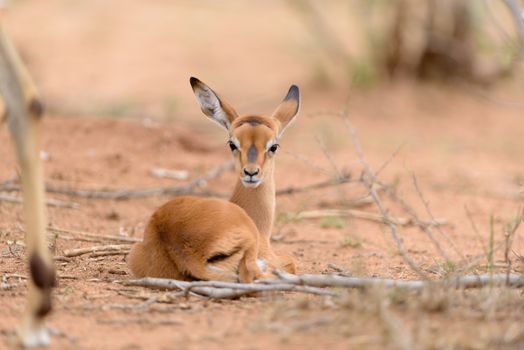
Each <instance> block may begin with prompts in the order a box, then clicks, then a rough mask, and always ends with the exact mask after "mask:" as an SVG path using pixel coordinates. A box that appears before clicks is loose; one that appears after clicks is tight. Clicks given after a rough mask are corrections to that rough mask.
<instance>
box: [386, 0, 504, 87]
mask: <svg viewBox="0 0 524 350" xmlns="http://www.w3.org/2000/svg"><path fill="white" fill-rule="evenodd" d="M478 5H479V2H477V1H476V0H416V1H409V0H396V1H395V2H394V6H395V9H394V11H395V15H394V17H393V21H392V23H391V30H389V31H386V35H385V40H384V42H385V43H386V45H385V46H384V52H383V54H382V55H383V56H382V57H383V59H382V61H383V65H384V67H385V70H386V72H387V73H388V75H389V76H390V77H393V78H394V77H397V76H399V75H404V76H406V75H407V76H413V77H415V78H417V79H421V80H444V81H445V80H450V79H453V80H455V79H460V80H466V81H469V82H474V83H483V84H488V83H491V82H494V81H496V80H498V79H499V78H500V77H502V76H504V75H507V74H508V73H509V72H510V71H511V69H512V66H502V65H496V66H493V65H491V67H489V69H484V68H485V67H481V64H480V60H479V55H478V52H477V51H476V50H475V30H476V28H475V23H474V19H473V12H474V10H475V6H478ZM414 7H417V10H420V8H423V9H425V15H423V16H422V17H420V18H419V20H418V24H416V25H415V26H414V24H413V18H412V17H411V16H410V15H411V14H412V13H414V12H415V11H416V10H415V9H414ZM419 12H420V11H419ZM420 19H422V20H420ZM417 27H418V28H417ZM417 30H420V31H421V32H422V33H423V36H422V37H423V40H422V41H421V42H419V43H418V45H417V46H418V47H416V48H415V49H414V48H413V46H414V45H413V43H412V42H413V39H412V37H413V35H414V34H415V33H414V31H417ZM379 56H380V54H379ZM379 60H380V59H379Z"/></svg>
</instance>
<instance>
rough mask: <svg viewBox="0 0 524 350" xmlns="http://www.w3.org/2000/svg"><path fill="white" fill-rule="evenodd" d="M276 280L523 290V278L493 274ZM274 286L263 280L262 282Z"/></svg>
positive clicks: (322, 284)
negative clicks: (399, 278) (422, 277)
mask: <svg viewBox="0 0 524 350" xmlns="http://www.w3.org/2000/svg"><path fill="white" fill-rule="evenodd" d="M275 273H276V274H277V275H278V276H279V279H278V280H275V281H278V283H290V284H296V285H304V286H311V287H342V288H366V287H373V286H379V287H388V288H392V287H394V288H402V289H422V288H425V287H429V286H437V285H441V286H448V287H452V288H482V287H485V286H488V285H497V284H498V285H506V286H509V287H515V288H521V287H524V277H523V276H521V275H515V274H513V275H509V276H508V275H507V274H505V273H503V274H502V273H501V274H494V275H490V274H487V275H469V276H458V277H454V278H449V279H442V280H438V281H429V280H411V281H405V280H395V279H388V278H372V277H346V276H339V275H300V276H298V275H292V274H289V273H286V272H283V271H276V272H275ZM268 281H269V283H277V282H272V280H266V281H264V282H265V283H267V282H268Z"/></svg>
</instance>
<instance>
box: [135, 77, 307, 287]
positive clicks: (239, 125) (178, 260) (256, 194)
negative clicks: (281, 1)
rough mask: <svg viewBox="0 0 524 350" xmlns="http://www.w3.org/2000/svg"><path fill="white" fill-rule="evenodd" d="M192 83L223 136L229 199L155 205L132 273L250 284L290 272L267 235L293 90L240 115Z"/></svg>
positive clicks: (294, 103) (292, 113)
mask: <svg viewBox="0 0 524 350" xmlns="http://www.w3.org/2000/svg"><path fill="white" fill-rule="evenodd" d="M190 83H191V87H192V88H193V92H194V93H195V96H196V98H197V101H198V103H199V104H200V107H201V109H202V112H203V113H204V114H205V115H206V116H208V117H209V118H210V119H211V120H212V121H214V122H216V123H218V124H219V125H220V126H222V127H223V128H224V129H225V130H226V131H227V133H228V140H227V145H228V147H229V148H230V149H231V152H232V154H233V157H234V158H235V160H236V168H237V171H238V180H237V183H236V185H235V188H234V190H233V194H232V195H231V197H230V200H229V201H225V200H220V199H213V198H200V197H191V196H184V197H177V198H175V199H173V200H171V201H169V202H167V203H166V204H164V205H163V206H161V207H160V208H159V209H157V210H156V211H155V213H154V214H153V216H152V217H151V219H150V220H149V223H148V225H147V227H146V230H145V232H144V240H143V242H140V243H137V244H135V245H134V246H133V248H132V250H131V254H130V256H129V263H130V268H131V270H132V272H133V274H134V275H135V276H137V277H144V276H150V277H165V278H176V279H185V280H195V279H200V280H225V281H237V280H240V281H242V282H250V281H252V280H253V279H257V278H261V277H264V276H268V275H269V274H270V272H271V271H272V270H273V269H275V268H280V269H283V270H285V271H287V272H291V273H294V272H295V264H294V261H293V259H292V258H291V257H290V256H286V255H277V254H275V253H274V252H273V250H272V248H271V244H270V238H271V229H272V227H273V220H274V213H275V177H274V170H275V154H276V153H277V151H278V148H279V140H280V138H281V136H282V134H283V132H284V130H285V129H286V128H287V127H288V126H289V125H290V124H291V122H292V121H293V120H294V118H295V117H296V115H297V114H298V111H299V106H300V93H299V89H298V87H296V86H295V85H293V86H291V87H290V89H289V91H288V93H287V95H286V97H285V98H284V100H283V101H282V102H281V103H280V105H279V106H278V107H277V109H276V110H275V112H274V113H273V114H272V115H271V116H257V115H246V116H239V115H238V113H237V112H236V111H235V110H234V109H233V108H232V107H231V106H230V105H229V104H228V103H227V102H226V101H225V100H223V99H222V98H220V97H219V95H218V94H216V93H215V92H214V91H213V90H212V89H211V88H210V87H208V86H207V85H206V84H204V83H202V82H201V81H200V80H198V79H196V78H191V79H190Z"/></svg>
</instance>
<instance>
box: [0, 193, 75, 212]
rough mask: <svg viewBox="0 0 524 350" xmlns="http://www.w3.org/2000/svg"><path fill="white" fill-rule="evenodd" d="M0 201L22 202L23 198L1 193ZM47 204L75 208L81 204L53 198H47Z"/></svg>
mask: <svg viewBox="0 0 524 350" xmlns="http://www.w3.org/2000/svg"><path fill="white" fill-rule="evenodd" d="M0 202H7V203H16V204H22V203H23V200H22V198H20V197H13V196H6V195H3V194H0ZM45 204H46V205H48V206H50V207H57V208H73V209H78V208H80V204H78V203H75V202H66V201H61V200H59V199H53V198H48V199H46V201H45Z"/></svg>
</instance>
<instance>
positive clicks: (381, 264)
mask: <svg viewBox="0 0 524 350" xmlns="http://www.w3.org/2000/svg"><path fill="white" fill-rule="evenodd" d="M148 3H150V5H149V6H142V5H139V3H138V2H136V3H135V2H133V3H130V2H125V1H114V2H113V1H112V2H110V4H109V3H108V2H106V1H92V2H75V1H63V0H53V1H46V2H19V3H18V2H17V4H16V6H14V7H13V9H12V12H11V13H10V14H9V16H8V17H7V18H6V21H7V24H8V27H9V28H10V29H11V32H12V34H13V37H14V39H15V42H16V43H17V45H18V46H19V47H20V48H21V51H22V54H23V56H24V57H25V59H26V60H27V61H28V62H29V67H30V69H31V71H32V72H33V74H34V75H35V77H36V80H37V82H38V83H39V86H40V88H41V90H42V92H43V94H44V97H45V98H46V100H47V101H49V103H48V104H49V105H50V111H51V112H50V113H49V114H50V115H49V116H48V117H47V118H45V120H44V125H43V130H42V131H43V140H42V141H43V149H44V150H45V151H46V152H47V153H48V155H49V159H48V160H46V161H45V162H44V165H45V172H46V182H47V183H48V184H52V185H56V186H63V187H70V188H77V189H98V190H99V189H117V188H118V189H119V188H131V189H132V188H144V187H152V186H162V185H163V186H173V185H183V184H184V183H186V182H182V181H175V180H169V179H158V178H155V177H153V176H151V174H150V172H151V169H152V168H154V167H162V168H167V169H184V170H188V171H189V173H190V178H189V179H188V181H190V180H191V179H194V178H195V177H197V176H199V175H201V174H202V173H204V172H205V171H206V170H209V169H211V168H213V167H214V166H217V165H219V164H222V163H223V162H224V161H226V160H227V159H229V157H230V155H229V152H228V149H227V146H226V145H225V141H226V140H225V135H224V133H223V132H222V131H221V130H219V128H218V127H217V126H216V125H215V124H212V123H210V122H208V121H206V120H205V117H204V116H202V115H201V114H200V113H199V110H198V107H197V106H196V102H195V101H194V98H193V96H192V95H191V91H190V88H189V84H188V83H187V80H188V79H187V78H188V76H189V75H190V74H195V75H197V76H198V77H200V78H202V79H203V80H204V81H206V82H208V83H209V84H210V85H212V86H213V87H215V88H216V89H217V90H219V91H221V92H223V94H224V95H225V96H226V97H229V96H230V101H231V102H232V103H233V105H235V106H238V107H239V110H240V112H252V113H259V112H262V113H269V112H270V111H271V110H272V108H274V106H275V105H276V103H278V101H279V100H280V98H282V96H283V95H284V93H285V91H286V89H287V87H288V86H289V84H290V83H291V82H297V83H299V84H300V85H301V87H303V89H302V92H303V101H304V103H303V108H302V112H301V115H300V117H299V119H298V120H297V122H296V123H295V124H294V125H293V126H292V127H291V128H290V129H289V130H288V132H287V134H286V135H285V137H284V139H283V141H282V148H281V150H280V151H279V155H278V161H277V162H278V163H277V175H276V179H277V180H276V181H277V188H284V187H288V186H297V187H301V186H306V185H308V184H311V183H315V182H318V181H322V180H326V179H329V178H332V177H333V176H334V175H335V174H336V172H337V171H349V172H350V173H351V174H352V175H353V176H354V177H355V178H358V176H359V174H360V171H361V167H360V165H359V162H358V158H357V156H356V153H355V151H354V149H353V147H352V145H351V141H350V139H349V137H348V135H347V132H346V130H345V129H344V124H343V122H342V120H341V119H340V118H339V117H337V116H334V115H332V114H329V115H327V114H325V113H319V112H326V111H329V112H337V111H339V110H341V109H342V108H343V106H344V103H345V95H346V90H344V89H343V86H344V83H343V82H341V81H340V80H343V79H340V80H337V81H335V82H334V86H333V87H331V88H330V89H321V88H319V87H318V86H316V85H315V84H314V83H312V81H314V74H313V73H312V71H313V70H314V66H315V63H313V62H316V60H317V59H319V58H318V57H316V56H315V55H314V54H313V53H312V52H316V51H315V50H314V47H312V44H311V42H310V41H308V40H310V38H309V37H308V34H307V32H306V31H305V30H304V29H303V27H302V26H301V23H300V21H299V20H298V19H297V18H296V17H294V16H293V14H292V13H290V12H289V11H290V10H289V8H287V7H285V6H284V5H282V4H280V2H275V1H268V2H267V4H266V2H264V4H265V5H256V6H260V8H258V7H257V8H248V7H247V6H245V5H241V4H240V3H239V2H226V3H225V5H224V4H222V3H220V4H218V3H217V4H212V5H211V4H208V6H203V5H199V4H197V3H194V2H181V3H182V4H183V5H184V6H181V7H180V8H177V5H174V3H175V2H168V1H151V2H148ZM333 4H335V5H330V6H328V7H326V8H327V10H326V11H332V13H333V14H334V16H333V18H332V21H333V22H332V24H333V25H334V26H335V27H337V28H339V29H340V28H344V27H340V25H341V24H342V23H346V22H347V18H345V17H341V16H342V14H343V13H345V12H343V11H337V8H338V7H340V6H341V5H340V2H333ZM336 4H338V5H336ZM253 6H255V5H253ZM266 6H267V7H266ZM337 6H338V7H337ZM342 7H343V6H342ZM253 11H254V13H260V15H259V16H252V15H251V16H242V15H238V14H244V15H246V14H252V13H253ZM264 11H269V12H268V13H271V15H272V17H271V19H272V22H271V23H277V24H278V23H280V24H283V23H285V25H286V29H287V30H286V31H281V30H280V29H279V26H278V25H271V26H268V25H267V20H266V19H267V18H268V17H267V13H266V12H264ZM344 11H345V10H344ZM217 12H219V13H221V14H222V15H221V16H215V14H216V13H217ZM42 14H44V15H42ZM124 14H125V15H124ZM231 23H234V24H235V25H234V26H233V25H232V24H231ZM22 24H24V25H22ZM29 24H30V25H29ZM239 28H241V29H242V32H243V34H244V35H243V36H237V35H236V34H237V33H238V30H239ZM261 28H263V30H261ZM344 30H345V29H344ZM224 38H227V40H225V39H224ZM290 42H291V43H293V44H292V45H290V44H289V43H290ZM254 57H256V59H254ZM275 67H279V69H278V70H277V71H276V72H275V69H276V68H275ZM338 73H339V76H342V75H343V74H344V72H338ZM206 77H210V78H209V79H207V78H206ZM209 80H211V81H209ZM114 101H117V103H115V102H114ZM349 107H350V108H349V116H350V118H351V120H352V122H353V125H354V127H355V128H356V130H357V133H358V135H359V138H360V140H361V143H362V145H363V149H364V152H365V154H366V159H367V160H368V161H369V163H370V164H371V166H372V167H373V168H374V169H377V168H378V167H380V166H381V164H383V163H384V162H385V161H386V160H388V159H389V158H390V157H391V154H392V153H394V152H395V150H396V149H397V148H398V147H400V146H402V147H401V149H400V152H399V153H398V155H397V156H396V157H395V158H394V159H393V160H392V161H391V163H390V164H389V165H388V166H387V168H386V169H385V170H383V171H382V173H381V174H380V177H381V178H382V179H383V180H384V181H386V182H388V183H392V184H395V185H396V186H397V190H398V193H399V195H400V196H401V197H402V198H404V199H405V200H406V201H408V202H409V203H410V205H411V206H412V207H413V208H414V209H415V210H416V211H417V212H418V213H419V215H420V216H421V218H423V219H424V220H428V215H427V213H426V212H425V210H424V206H423V204H422V201H421V200H420V198H419V197H418V196H417V193H416V191H415V189H414V186H413V183H412V173H414V174H416V176H417V179H418V181H419V184H420V187H421V189H422V191H423V193H424V196H425V198H426V200H427V201H428V202H429V205H430V207H431V210H432V212H433V214H434V215H435V216H436V217H438V218H444V219H446V220H447V221H448V222H449V223H450V225H448V226H445V227H444V228H443V230H444V231H445V233H447V235H449V237H450V238H451V240H452V241H453V246H451V245H450V244H448V243H447V241H446V239H445V238H444V237H443V236H442V235H441V234H440V233H439V232H435V233H434V234H435V236H436V237H437V239H438V240H439V241H440V242H441V245H442V246H443V248H444V250H445V251H446V252H447V254H448V255H449V257H450V259H451V260H453V261H454V262H455V264H456V265H457V266H462V265H463V264H461V261H463V260H462V259H473V258H475V257H480V258H479V259H477V260H475V261H476V262H477V263H478V265H477V266H476V267H475V269H474V271H478V272H485V271H486V257H485V249H486V247H487V242H488V239H489V232H490V225H489V222H490V217H491V216H493V218H494V233H495V244H498V243H499V242H502V241H503V239H504V238H503V226H504V224H505V223H506V222H508V221H509V220H511V218H513V217H514V215H515V214H516V213H517V211H518V209H519V206H522V191H523V189H524V188H523V185H524V170H523V168H522V152H523V150H524V138H523V137H522V135H524V123H523V119H522V110H521V109H518V108H512V107H504V106H501V105H499V104H496V103H492V102H489V101H488V100H486V99H483V98H479V97H474V96H472V95H468V94H466V93H464V89H461V88H457V89H451V90H447V91H446V90H445V89H444V88H443V87H438V86H437V87H420V86H412V85H410V84H396V85H387V84H386V85H383V86H381V87H378V88H376V89H375V90H373V91H370V92H355V93H354V94H353V96H352V98H351V101H350V104H349ZM115 115H117V116H125V115H131V116H132V118H127V119H124V118H121V119H117V118H115ZM149 115H152V116H153V117H155V116H159V118H156V119H155V118H149V117H147V116H149ZM316 138H318V139H319V140H320V142H321V143H323V144H324V145H325V148H326V149H327V152H328V153H329V154H330V155H331V157H332V158H333V162H330V160H328V159H327V158H326V157H325V155H324V152H323V151H322V147H320V145H319V142H317V141H316ZM0 145H1V146H0V182H2V181H4V180H8V179H10V178H12V176H13V175H14V174H16V169H17V167H16V162H15V159H14V155H13V150H12V147H11V143H10V140H9V137H8V133H7V130H6V129H5V128H0ZM333 164H335V166H334V165H333ZM234 181H235V174H233V173H226V174H224V175H223V176H222V177H220V178H218V179H216V180H213V181H211V182H210V183H209V184H208V188H209V189H211V190H214V191H219V192H223V193H225V192H227V191H228V189H231V188H232V186H233V183H234ZM365 193H366V191H365V188H363V186H362V185H360V184H355V183H353V184H348V185H344V186H338V187H332V188H326V189H323V190H318V191H310V192H306V193H302V194H297V195H290V196H281V197H279V198H278V202H277V216H279V217H280V219H279V220H278V222H277V223H276V225H275V229H274V237H275V238H276V239H275V241H274V242H273V244H274V246H275V248H276V249H278V250H281V251H285V252H287V253H290V254H293V255H294V256H295V257H296V259H297V262H298V270H299V272H300V273H324V272H333V270H332V268H330V267H329V264H334V265H336V266H338V267H340V268H342V269H344V270H347V271H349V272H351V273H352V274H353V275H356V276H380V277H391V278H399V279H413V278H417V275H416V274H415V273H413V272H412V271H411V270H410V268H409V267H407V265H406V264H405V263H404V262H403V260H402V259H401V258H400V257H399V255H398V254H397V250H396V249H395V245H394V242H393V240H392V239H391V235H390V232H389V230H388V229H387V227H385V226H383V225H381V224H377V223H375V222H369V221H363V220H359V219H352V218H343V219H341V220H332V219H315V220H289V218H290V217H292V215H293V214H295V213H298V212H301V211H306V210H315V209H328V208H345V207H347V202H348V201H351V200H352V199H355V198H358V197H360V196H362V195H364V194H365ZM11 195H16V193H15V194H13V193H11ZM49 197H51V198H57V199H62V200H69V201H74V202H77V203H78V204H79V205H80V206H79V208H78V209H65V208H55V207H49V208H48V214H49V219H50V223H51V224H52V225H53V226H56V227H60V228H64V229H69V230H78V231H85V232H91V233H98V234H125V235H129V236H133V237H140V236H141V235H142V230H143V227H144V224H145V222H146V221H147V220H148V217H149V216H150V215H151V213H152V212H153V211H154V209H155V208H156V207H157V206H159V205H161V204H162V203H164V202H165V201H167V200H168V199H169V196H160V197H148V198H141V199H131V200H101V199H96V200H93V199H82V198H70V197H67V196H61V195H56V194H50V195H49ZM382 197H384V201H385V203H386V205H387V206H388V208H389V209H390V211H391V213H392V214H393V215H396V216H403V217H407V216H408V215H407V214H406V213H405V212H403V211H402V209H401V208H400V207H399V206H398V205H397V204H395V203H393V202H391V201H390V200H387V198H386V196H385V195H382ZM466 206H467V208H468V209H469V211H471V213H472V218H473V220H474V222H475V224H476V226H477V229H478V234H476V233H475V230H473V228H472V227H471V225H470V222H469V220H468V219H467V216H466V212H465V207H466ZM360 209H361V210H365V211H369V212H374V213H376V212H377V210H376V208H375V207H374V206H373V205H369V206H367V207H364V208H360ZM286 217H287V218H288V219H287V220H286V219H285V218H286ZM22 221H23V220H22V212H21V206H20V205H18V204H10V203H5V202H1V201H0V276H3V278H6V276H7V275H10V274H11V275H12V274H19V275H24V276H25V275H26V269H25V263H24V262H25V254H24V247H23V245H21V244H19V243H18V241H22V240H23V228H22V226H21V225H22ZM401 234H402V236H403V238H404V243H405V245H406V247H407V249H408V252H409V254H410V256H411V257H412V258H413V259H414V260H415V261H416V262H417V263H418V264H420V266H421V267H422V268H423V269H424V270H425V271H426V272H427V273H429V274H430V277H432V278H439V277H442V276H443V275H444V274H445V273H446V271H447V270H446V269H447V268H446V266H445V264H444V259H443V258H442V257H441V256H440V255H439V254H438V252H437V251H436V249H435V247H434V245H433V244H432V243H431V241H430V240H429V239H428V238H427V236H426V235H425V234H423V233H421V232H420V231H419V230H418V229H417V228H415V227H405V228H401ZM523 243H524V242H523V240H522V238H521V236H520V235H517V236H516V238H515V241H514V245H513V251H514V252H515V254H512V255H511V258H512V260H513V270H514V272H521V271H522V261H521V260H519V258H518V255H522V254H523V253H524V250H523ZM95 244H97V243H93V242H80V241H76V240H65V239H62V238H58V239H57V243H56V254H57V255H61V254H62V253H63V251H64V250H65V249H69V248H76V247H87V246H91V245H95ZM502 259H503V257H502V251H501V250H498V251H497V254H496V256H495V264H496V265H501V264H502V263H503V261H502ZM57 269H58V275H59V276H60V281H59V282H60V283H59V287H58V288H57V290H56V292H55V293H54V301H55V303H54V304H55V311H54V313H53V314H52V315H51V317H50V318H49V325H50V326H51V327H53V328H55V329H58V330H59V331H60V332H63V333H66V334H67V335H68V337H63V336H61V337H60V336H59V337H54V338H53V344H54V348H57V349H185V348H187V349H193V348H206V349H208V348H211V349H213V348H226V347H227V348H239V349H267V348H301V349H304V348H306V349H308V348H311V349H313V348H315V349H317V348H334V349H338V348H346V349H347V348H366V349H389V348H409V344H410V343H409V342H410V341H411V343H412V344H416V345H415V346H414V347H412V348H417V349H418V348H428V349H434V348H450V349H452V348H458V349H460V348H475V349H483V348H486V349H489V348H519V346H522V341H523V336H524V326H523V324H524V323H523V321H524V320H523V318H522V315H524V310H523V303H522V302H521V298H522V297H521V295H520V294H519V292H518V291H507V290H504V291H500V293H499V292H497V294H496V295H495V296H494V295H493V294H490V293H491V292H490V291H489V290H482V291H480V292H478V293H471V294H470V293H465V292H464V293H451V292H450V294H449V295H447V297H446V298H447V302H446V303H445V304H446V305H448V307H443V308H440V307H427V303H425V302H421V301H418V300H419V298H418V299H416V300H415V299H410V298H411V296H410V295H404V294H402V293H400V294H398V295H397V294H395V293H389V294H388V292H385V291H370V292H365V293H360V292H356V291H355V292H349V293H347V295H346V294H344V296H343V297H342V298H326V297H323V298H320V297H312V296H301V295H292V294H274V295H266V296H262V297H258V298H243V299H241V300H237V301H210V300H202V299H197V298H194V297H191V298H189V299H185V298H177V299H175V300H174V301H173V302H172V303H157V304H154V305H152V306H150V307H149V308H145V309H135V310H130V309H129V308H127V309H121V308H119V305H128V306H129V305H139V304H140V303H142V301H141V300H138V299H133V298H130V297H129V295H131V294H133V293H134V294H133V295H135V294H136V295H135V296H137V295H138V296H140V295H141V296H144V297H148V296H150V295H160V293H159V292H153V291H149V290H146V289H142V288H131V289H129V288H124V287H123V286H122V285H120V284H117V283H113V282H112V281H114V280H122V279H128V278H131V276H130V275H129V270H128V268H127V266H126V262H125V257H123V256H110V257H104V258H102V259H100V260H95V259H92V258H90V257H89V256H87V255H85V256H82V257H78V258H73V259H72V260H71V261H69V262H67V263H57ZM8 282H10V283H16V282H17V279H16V278H10V279H8ZM122 293H123V294H126V293H127V294H126V295H122ZM25 294H26V288H25V285H24V283H21V284H19V285H17V286H16V287H15V288H14V289H12V290H9V291H0V312H1V317H0V334H1V339H0V348H4V347H8V346H9V345H10V344H12V343H13V330H14V328H15V325H16V322H17V319H18V318H19V316H20V314H21V313H22V310H23V306H24V297H25ZM420 298H422V299H423V297H420ZM436 299H437V300H440V299H439V298H436ZM432 300H433V299H432ZM424 305H426V306H424ZM406 339H407V340H406Z"/></svg>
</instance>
